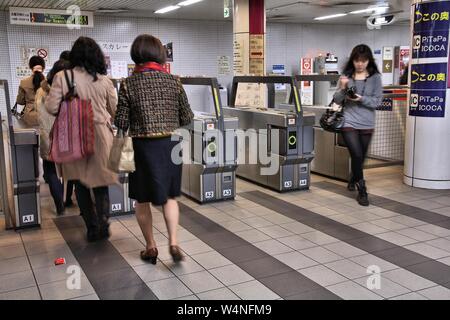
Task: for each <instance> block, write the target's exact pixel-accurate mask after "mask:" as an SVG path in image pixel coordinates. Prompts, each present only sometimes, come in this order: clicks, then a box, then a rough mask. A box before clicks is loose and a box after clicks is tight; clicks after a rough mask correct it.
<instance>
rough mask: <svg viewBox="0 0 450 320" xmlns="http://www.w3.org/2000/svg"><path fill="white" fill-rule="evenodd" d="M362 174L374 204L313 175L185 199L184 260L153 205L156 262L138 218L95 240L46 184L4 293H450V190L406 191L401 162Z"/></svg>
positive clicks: (1, 271)
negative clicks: (301, 186) (299, 187)
mask: <svg viewBox="0 0 450 320" xmlns="http://www.w3.org/2000/svg"><path fill="white" fill-rule="evenodd" d="M366 176H367V181H368V187H369V193H370V199H371V201H372V203H371V205H370V206H369V207H361V206H359V205H358V204H357V203H356V201H355V200H354V196H355V195H354V194H352V193H349V192H348V191H347V190H346V189H345V184H344V183H341V182H337V181H335V180H330V179H327V178H324V177H321V176H316V175H313V177H312V180H313V184H312V186H311V188H310V190H308V191H301V192H293V193H286V194H279V193H277V192H273V191H270V190H268V189H264V188H261V187H258V186H256V185H253V184H250V183H248V182H245V181H242V180H238V183H237V184H238V196H237V197H236V199H235V201H230V202H222V203H214V204H209V205H199V204H197V203H195V202H193V201H191V200H189V199H186V198H182V199H181V205H180V207H181V210H182V214H181V219H180V227H179V241H180V246H181V248H182V249H183V251H184V252H185V255H186V260H185V261H184V262H182V263H180V264H174V263H173V262H172V261H171V257H170V255H169V253H168V245H167V242H168V240H167V229H166V226H165V223H164V218H163V216H162V214H161V212H160V211H158V210H156V209H155V210H154V230H155V240H156V242H157V245H158V247H159V256H158V262H157V264H156V265H151V264H148V263H145V262H144V261H142V260H140V258H139V252H140V250H142V249H143V247H144V244H143V243H144V239H143V236H142V233H141V231H140V228H139V226H138V225H137V222H136V219H135V217H134V216H122V217H117V218H113V219H111V223H112V224H111V232H112V236H111V238H110V239H109V241H106V242H104V243H100V244H94V245H91V244H87V243H86V241H85V239H84V229H83V228H84V227H83V223H82V220H81V219H80V218H79V217H78V212H77V210H76V208H73V209H70V210H69V212H68V214H67V216H65V217H61V218H57V219H55V215H54V212H53V206H52V202H51V200H50V198H49V197H48V191H46V190H45V187H43V192H42V193H43V194H42V195H43V197H42V215H43V223H42V228H41V229H39V230H24V231H21V232H14V231H4V230H3V229H2V230H1V231H0V299H1V300H3V299H89V300H97V299H185V300H188V299H250V300H254V299H274V300H275V299H371V300H372V299H373V300H379V299H395V300H404V299H417V300H421V299H450V191H448V190H423V189H413V188H410V187H408V186H406V185H404V184H403V183H402V176H401V168H400V167H387V168H377V169H370V170H367V172H366ZM2 219H3V217H1V216H0V225H4V221H2ZM58 257H64V258H65V259H66V264H65V265H60V266H55V265H54V260H55V258H58ZM68 267H71V268H74V269H69V270H68ZM374 268H375V269H374ZM371 270H377V271H379V273H376V274H374V273H372V272H371ZM77 272H78V274H77ZM78 275H79V277H78V278H77V277H75V276H78ZM77 279H78V280H79V281H78V280H77ZM378 280H379V281H378ZM77 281H78V282H77ZM374 283H375V284H377V283H378V284H379V286H378V285H375V287H374V286H372V285H371V284H374ZM77 285H79V288H77ZM74 286H75V288H74Z"/></svg>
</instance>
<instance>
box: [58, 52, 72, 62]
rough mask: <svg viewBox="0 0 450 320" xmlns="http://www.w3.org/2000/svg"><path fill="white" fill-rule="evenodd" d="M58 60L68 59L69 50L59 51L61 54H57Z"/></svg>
mask: <svg viewBox="0 0 450 320" xmlns="http://www.w3.org/2000/svg"><path fill="white" fill-rule="evenodd" d="M59 60H66V61H70V50H66V51H63V52H61V54H60V55H59Z"/></svg>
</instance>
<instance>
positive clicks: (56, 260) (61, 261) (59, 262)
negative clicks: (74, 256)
mask: <svg viewBox="0 0 450 320" xmlns="http://www.w3.org/2000/svg"><path fill="white" fill-rule="evenodd" d="M61 264H66V259H64V258H57V259H55V266H59V265H61Z"/></svg>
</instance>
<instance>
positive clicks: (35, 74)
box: [28, 56, 45, 92]
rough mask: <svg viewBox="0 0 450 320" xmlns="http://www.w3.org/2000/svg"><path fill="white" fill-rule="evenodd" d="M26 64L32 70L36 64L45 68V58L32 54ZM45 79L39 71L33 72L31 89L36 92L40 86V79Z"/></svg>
mask: <svg viewBox="0 0 450 320" xmlns="http://www.w3.org/2000/svg"><path fill="white" fill-rule="evenodd" d="M28 66H29V67H30V69H31V70H33V68H34V67H36V66H41V67H42V69H45V60H44V59H43V58H41V57H39V56H32V57H31V58H30V61H29V63H28ZM44 79H45V76H44V75H43V74H42V72H40V71H35V72H33V90H34V92H36V91H37V90H38V89H39V88H40V87H41V82H42V80H44Z"/></svg>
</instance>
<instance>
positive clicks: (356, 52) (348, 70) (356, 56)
mask: <svg viewBox="0 0 450 320" xmlns="http://www.w3.org/2000/svg"><path fill="white" fill-rule="evenodd" d="M355 60H369V64H368V65H367V72H368V73H369V77H371V76H373V75H374V74H376V73H380V71H379V70H378V67H377V64H376V63H375V58H374V57H373V54H372V50H370V48H369V47H368V46H367V45H365V44H359V45H357V46H356V47H354V48H353V50H352V53H351V54H350V58H349V59H348V61H347V64H346V65H345V68H344V71H343V74H344V75H345V76H347V77H352V76H353V74H354V73H355V66H354V64H353V61H355Z"/></svg>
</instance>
